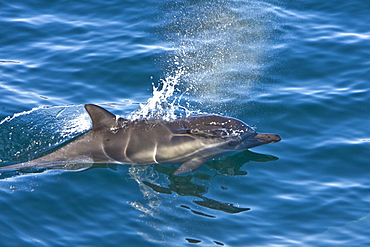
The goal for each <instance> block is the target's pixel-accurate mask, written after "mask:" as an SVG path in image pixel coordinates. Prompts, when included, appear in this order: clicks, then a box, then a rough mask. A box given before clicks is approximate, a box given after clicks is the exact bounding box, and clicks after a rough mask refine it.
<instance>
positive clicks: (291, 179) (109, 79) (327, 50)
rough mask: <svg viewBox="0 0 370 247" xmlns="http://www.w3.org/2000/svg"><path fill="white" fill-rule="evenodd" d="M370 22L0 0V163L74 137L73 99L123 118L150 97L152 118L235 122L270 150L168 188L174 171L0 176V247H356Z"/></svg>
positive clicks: (326, 15) (234, 4)
mask: <svg viewBox="0 0 370 247" xmlns="http://www.w3.org/2000/svg"><path fill="white" fill-rule="evenodd" d="M369 11H370V4H369V2H367V1H363V0H362V1H361V0H355V1H328V2H323V1H294V2H289V1H288V2H287V1H285V2H284V1H283V2H282V1H273V0H270V1H267V0H265V1H262V0H259V1H257V0H256V1H248V0H245V1H243V0H241V1H226V0H205V1H186V0H183V1H170V0H166V1H161V2H158V1H150V0H144V1H119V0H111V1H104V2H102V1H94V0H92V1H57V0H56V1H42V0H38V1H37V0H28V1H22V2H21V1H15V2H14V1H1V2H0V15H1V17H2V18H0V24H1V29H0V34H1V39H0V70H1V71H0V95H1V97H0V109H1V111H0V159H1V162H2V163H1V165H6V164H8V163H11V162H12V161H14V160H19V159H25V158H27V157H32V156H35V155H36V156H37V155H40V154H42V153H43V152H45V151H46V150H48V149H50V148H52V147H56V146H58V145H59V144H62V143H63V142H65V141H66V140H69V139H71V138H73V137H75V136H77V135H79V134H81V133H83V132H85V131H87V130H88V129H89V128H90V122H89V119H88V116H87V114H86V112H85V111H84V109H83V104H85V103H94V104H99V105H101V106H103V107H106V108H107V109H108V110H110V111H112V112H113V113H115V114H119V115H121V116H129V115H130V114H132V112H133V111H136V110H138V109H140V107H141V106H140V105H142V107H143V109H147V108H145V107H144V106H143V105H145V103H146V102H148V100H149V102H150V99H160V100H161V102H160V103H163V104H156V105H155V106H156V107H163V109H162V111H159V114H163V112H166V111H171V110H173V107H175V108H176V107H177V108H176V109H185V110H186V111H199V112H207V113H216V114H221V115H227V116H232V117H237V118H239V119H241V120H243V121H245V122H246V123H248V124H250V125H251V126H254V127H256V128H257V130H258V131H259V132H273V133H278V134H280V135H281V136H282V138H283V140H282V141H281V142H279V143H276V144H270V145H265V146H261V147H257V148H254V149H252V150H251V151H244V152H240V153H236V154H233V155H229V156H222V157H217V158H215V159H213V160H210V161H208V162H207V163H206V164H205V165H203V166H202V167H201V168H200V169H198V170H197V171H195V172H193V173H190V174H187V175H184V176H177V177H176V176H173V175H171V172H172V171H173V170H174V169H175V168H176V167H177V165H175V164H174V165H163V166H145V167H141V166H140V167H138V166H117V167H110V166H109V167H105V168H94V169H89V170H84V171H60V170H50V171H45V172H42V173H28V174H14V176H5V175H3V174H2V175H1V176H0V178H1V180H0V212H1V214H0V222H1V223H0V246H140V245H141V246H369V245H370V238H369V230H368V229H370V216H369V215H370V207H369V205H370V183H369V179H368V174H369V173H370V165H369V158H368V157H369V156H368V154H369V148H370V133H369V131H368V129H369V126H370V125H369V123H370V121H369V113H370V112H369V110H368V105H369V103H370V90H369V86H368V81H369V80H370V62H369V59H368V58H369V56H370V54H369V53H370V42H369V41H370V31H369V28H368V23H370V16H369V14H368V13H369ZM153 85H154V86H155V87H158V89H154V95H155V96H153ZM158 95H159V96H158ZM150 106H152V105H150ZM179 106H181V107H179Z"/></svg>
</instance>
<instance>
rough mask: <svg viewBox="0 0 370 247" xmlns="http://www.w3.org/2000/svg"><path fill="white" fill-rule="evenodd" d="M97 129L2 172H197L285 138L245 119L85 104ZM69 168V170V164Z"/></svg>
mask: <svg viewBox="0 0 370 247" xmlns="http://www.w3.org/2000/svg"><path fill="white" fill-rule="evenodd" d="M85 109H86V111H87V112H88V113H89V115H90V118H91V121H92V129H91V130H90V131H88V132H87V133H85V134H84V135H82V136H80V137H78V138H76V139H74V140H72V141H70V142H69V143H67V144H66V145H64V146H62V147H61V148H59V149H57V150H56V151H55V152H52V153H50V154H47V155H45V156H42V157H40V158H37V159H34V160H31V161H28V162H24V163H19V164H15V165H9V166H4V167H0V171H1V170H20V169H24V168H48V167H49V168H53V167H54V168H55V167H62V168H63V165H68V164H76V163H86V162H89V163H98V162H104V163H107V162H108V163H112V162H113V163H119V164H137V165H148V164H165V163H182V164H181V166H180V167H179V168H178V169H177V170H176V171H175V172H174V175H179V174H183V173H187V172H190V171H194V170H196V169H197V168H199V167H200V166H201V165H202V164H203V163H204V162H206V161H207V160H208V159H210V158H213V157H215V156H217V155H220V154H223V153H227V152H233V151H238V150H243V149H249V148H252V147H256V146H260V145H263V144H268V143H274V142H278V141H280V140H281V138H280V136H279V135H276V134H261V133H257V132H256V131H254V130H253V129H252V128H251V127H249V126H248V125H247V124H245V123H243V122H242V121H240V120H238V119H235V118H229V117H222V116H217V115H195V116H190V117H184V118H179V119H176V120H173V121H164V120H161V119H140V120H132V121H131V120H127V119H123V118H117V117H116V116H115V115H113V114H112V113H110V112H109V111H107V110H105V109H104V108H101V107H99V106H97V105H92V104H86V105H85ZM65 167H67V166H65Z"/></svg>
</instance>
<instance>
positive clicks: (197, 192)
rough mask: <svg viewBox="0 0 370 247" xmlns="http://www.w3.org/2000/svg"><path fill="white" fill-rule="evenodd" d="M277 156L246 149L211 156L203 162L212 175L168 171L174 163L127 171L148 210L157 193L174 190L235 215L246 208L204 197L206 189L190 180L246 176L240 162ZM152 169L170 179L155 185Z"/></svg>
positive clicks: (151, 206)
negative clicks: (143, 198) (215, 157)
mask: <svg viewBox="0 0 370 247" xmlns="http://www.w3.org/2000/svg"><path fill="white" fill-rule="evenodd" d="M277 159H278V158H277V157H274V156H271V155H265V154H258V153H254V152H251V151H249V150H246V151H242V152H239V153H236V154H234V155H232V156H226V157H219V158H218V159H213V160H211V161H209V162H206V163H205V164H206V165H208V166H210V167H212V168H213V170H214V171H216V173H214V175H209V174H205V173H202V172H201V171H199V170H197V171H195V172H193V173H191V174H185V175H183V176H175V175H172V173H173V172H174V171H175V170H176V169H177V167H178V165H172V166H161V165H156V166H154V168H150V170H149V171H148V170H147V169H146V168H144V167H139V168H138V169H141V170H140V172H137V171H136V172H133V170H131V173H132V172H133V174H135V175H132V174H131V173H130V174H131V177H133V178H134V179H135V180H136V181H137V182H138V184H139V186H140V190H141V191H142V193H143V195H144V197H145V198H146V199H147V200H148V206H149V207H150V208H151V209H155V208H156V207H158V206H159V204H160V203H159V204H158V202H159V201H160V199H159V198H158V196H156V194H157V193H159V194H172V192H174V193H176V194H177V195H180V196H194V197H197V198H200V199H201V200H195V201H193V202H194V203H195V204H197V205H200V206H203V207H206V208H209V209H213V210H220V211H223V212H226V213H230V214H235V213H240V212H244V211H248V210H249V208H241V207H237V206H234V205H233V204H232V203H227V202H220V201H217V200H214V199H211V198H207V197H206V196H204V194H206V193H207V191H208V188H207V187H206V186H204V185H200V184H197V183H196V182H195V181H194V180H208V181H209V180H212V179H213V178H214V177H215V176H217V175H220V174H222V175H227V176H237V175H247V172H245V171H241V168H242V166H243V165H244V164H246V163H248V162H249V161H255V162H268V161H274V160H277ZM133 167H135V166H133ZM135 169H136V168H135ZM152 169H153V170H152ZM154 170H155V171H156V172H158V173H162V174H166V175H167V176H168V181H169V182H170V184H168V185H167V186H159V185H157V184H156V177H158V176H157V175H154V174H156V172H154ZM144 171H145V172H144ZM158 173H157V174H158ZM153 175H154V177H153ZM143 185H145V186H143ZM149 188H151V189H152V190H149ZM222 189H224V190H227V188H225V187H222ZM154 205H155V206H154ZM135 207H136V208H137V209H139V210H141V211H143V212H146V213H149V210H146V209H145V210H144V209H143V205H139V206H137V205H135ZM181 207H183V208H185V209H188V210H190V211H191V212H192V213H194V214H197V215H202V216H205V217H211V218H214V217H215V216H213V215H208V214H204V213H202V212H199V211H195V210H192V209H191V208H190V207H188V206H185V205H182V206H181ZM150 213H152V211H150Z"/></svg>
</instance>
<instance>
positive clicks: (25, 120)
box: [0, 105, 91, 162]
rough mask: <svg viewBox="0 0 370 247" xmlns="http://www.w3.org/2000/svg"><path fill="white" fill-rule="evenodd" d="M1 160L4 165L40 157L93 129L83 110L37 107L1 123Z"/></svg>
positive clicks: (71, 107) (79, 108)
mask: <svg viewBox="0 0 370 247" xmlns="http://www.w3.org/2000/svg"><path fill="white" fill-rule="evenodd" d="M0 126H1V128H0V129H1V132H0V159H1V160H2V161H3V162H6V161H11V160H13V159H22V157H23V158H24V157H28V156H33V155H37V154H39V153H41V152H43V151H46V150H48V149H50V148H52V147H55V146H57V145H59V144H61V143H63V142H65V141H67V140H69V139H71V138H73V137H76V136H78V135H80V134H82V133H84V132H86V131H87V130H89V129H90V128H91V122H90V120H89V116H88V114H87V113H86V112H85V111H84V109H83V107H82V106H81V105H80V106H54V107H45V106H43V107H37V108H33V109H32V110H30V111H24V112H21V113H16V114H14V115H13V116H11V117H10V116H9V117H6V118H5V119H3V120H2V121H0Z"/></svg>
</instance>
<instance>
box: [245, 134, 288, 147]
mask: <svg viewBox="0 0 370 247" xmlns="http://www.w3.org/2000/svg"><path fill="white" fill-rule="evenodd" d="M280 140H281V137H280V136H279V135H276V134H265V133H254V134H251V135H248V136H247V137H246V138H245V139H243V142H242V143H241V144H240V145H239V147H238V149H240V148H242V149H249V148H253V147H257V146H261V145H264V144H269V143H275V142H279V141H280Z"/></svg>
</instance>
